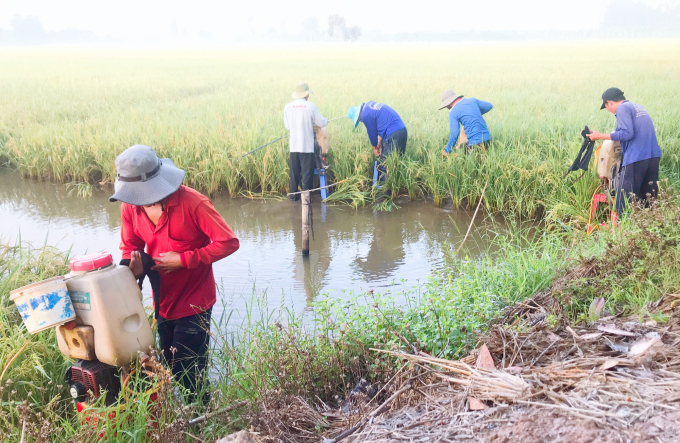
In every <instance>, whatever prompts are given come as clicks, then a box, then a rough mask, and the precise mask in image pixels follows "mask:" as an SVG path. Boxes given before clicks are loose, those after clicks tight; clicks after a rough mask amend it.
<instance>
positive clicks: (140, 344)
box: [57, 253, 154, 366]
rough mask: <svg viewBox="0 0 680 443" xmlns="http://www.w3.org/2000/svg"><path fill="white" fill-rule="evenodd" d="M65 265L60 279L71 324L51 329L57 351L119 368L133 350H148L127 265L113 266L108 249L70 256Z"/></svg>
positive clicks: (143, 319)
mask: <svg viewBox="0 0 680 443" xmlns="http://www.w3.org/2000/svg"><path fill="white" fill-rule="evenodd" d="M70 267H71V273H69V274H67V275H66V276H65V279H66V285H67V287H68V292H69V294H70V296H71V303H72V304H73V308H74V310H75V313H76V326H75V328H73V324H71V325H65V326H64V325H62V326H58V327H57V341H58V343H59V350H61V352H62V353H64V354H65V355H67V356H69V357H73V358H81V359H91V357H92V356H93V355H94V356H96V358H97V360H99V361H100V362H102V363H106V364H108V365H112V366H125V365H127V364H129V363H130V362H132V361H133V360H135V359H136V358H137V354H138V352H139V351H142V352H148V350H149V347H150V346H153V345H154V337H153V333H152V332H151V327H150V326H149V321H148V319H147V316H146V312H145V311H144V306H143V305H142V292H141V291H140V290H139V286H138V285H137V281H136V280H135V277H134V276H133V275H132V272H131V271H130V269H129V268H128V267H127V266H117V265H115V264H113V259H112V257H111V254H109V253H100V254H90V255H85V256H82V257H76V258H73V259H71V262H70ZM69 328H70V329H69ZM92 335H94V338H93V337H92Z"/></svg>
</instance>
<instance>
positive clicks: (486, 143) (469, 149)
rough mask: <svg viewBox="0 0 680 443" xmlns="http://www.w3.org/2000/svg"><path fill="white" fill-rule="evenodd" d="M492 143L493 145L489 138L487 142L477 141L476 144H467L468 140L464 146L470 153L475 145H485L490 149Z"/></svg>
mask: <svg viewBox="0 0 680 443" xmlns="http://www.w3.org/2000/svg"><path fill="white" fill-rule="evenodd" d="M490 145H491V140H487V141H485V142H481V143H477V144H476V145H469V144H467V142H466V143H465V145H464V146H463V148H465V153H466V154H469V153H470V152H472V150H473V149H474V148H475V147H480V146H483V147H484V149H486V150H488V149H489V146H490Z"/></svg>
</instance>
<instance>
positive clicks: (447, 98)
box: [439, 89, 463, 110]
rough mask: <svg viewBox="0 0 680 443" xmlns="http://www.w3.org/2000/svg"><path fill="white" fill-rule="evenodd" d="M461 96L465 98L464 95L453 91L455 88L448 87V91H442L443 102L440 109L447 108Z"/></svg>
mask: <svg viewBox="0 0 680 443" xmlns="http://www.w3.org/2000/svg"><path fill="white" fill-rule="evenodd" d="M459 98H463V96H462V95H459V94H456V93H455V92H453V89H447V90H446V91H444V92H442V104H441V106H440V107H439V109H440V110H442V109H444V108H446V107H447V106H448V105H450V104H451V103H453V102H455V101H456V100H458V99H459Z"/></svg>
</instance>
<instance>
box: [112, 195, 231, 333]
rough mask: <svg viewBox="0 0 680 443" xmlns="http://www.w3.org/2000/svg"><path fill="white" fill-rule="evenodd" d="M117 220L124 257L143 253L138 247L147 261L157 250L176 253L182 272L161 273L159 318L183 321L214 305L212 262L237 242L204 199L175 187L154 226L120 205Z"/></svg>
mask: <svg viewBox="0 0 680 443" xmlns="http://www.w3.org/2000/svg"><path fill="white" fill-rule="evenodd" d="M121 217H122V221H123V223H122V225H121V229H120V235H121V243H120V249H121V251H122V253H123V254H122V256H123V258H124V259H126V258H127V259H129V258H130V253H132V251H142V250H144V246H146V252H147V254H149V255H150V256H151V257H158V256H159V254H160V253H162V252H178V253H179V254H180V257H181V259H182V268H180V269H177V270H174V271H172V272H170V273H167V274H164V273H162V272H161V294H160V297H159V300H160V301H159V304H160V309H159V314H160V315H161V317H163V318H165V319H168V320H174V319H178V318H182V317H187V316H190V315H194V314H197V313H199V312H203V311H205V310H206V309H208V308H210V307H211V306H213V305H214V304H215V301H216V296H217V291H216V289H215V277H214V275H213V270H212V263H214V262H216V261H217V260H220V259H222V258H224V257H226V256H228V255H231V254H233V253H234V252H235V251H236V250H238V248H239V241H238V238H236V235H235V234H234V231H232V230H231V228H230V227H229V225H227V223H226V222H225V221H224V219H223V218H222V216H221V215H220V214H219V213H218V212H217V211H216V210H215V208H214V207H213V205H212V203H211V202H210V200H209V199H208V197H206V196H204V195H202V194H201V193H199V192H197V191H195V190H193V189H191V188H189V187H186V186H180V188H179V189H178V190H177V191H176V192H175V193H174V194H172V195H171V196H170V198H169V199H168V202H167V204H166V206H165V210H164V211H163V213H162V214H161V216H160V218H159V219H158V224H157V225H156V226H154V225H153V223H151V220H149V217H148V216H147V215H146V212H145V211H144V208H142V207H141V206H134V205H130V204H127V203H123V204H122V206H121Z"/></svg>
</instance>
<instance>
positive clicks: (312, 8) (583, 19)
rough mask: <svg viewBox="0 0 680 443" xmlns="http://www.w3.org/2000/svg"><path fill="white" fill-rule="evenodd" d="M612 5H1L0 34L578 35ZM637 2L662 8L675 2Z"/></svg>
mask: <svg viewBox="0 0 680 443" xmlns="http://www.w3.org/2000/svg"><path fill="white" fill-rule="evenodd" d="M611 1H612V0H569V1H557V0H517V1H508V0H477V1H470V0H445V1H442V0H439V1H431V0H418V1H402V2H395V1H394V0H374V1H371V0H343V1H330V2H329V1H325V2H323V1H318V0H313V1H312V0H285V1H282V0H274V1H265V0H245V1H243V0H240V1H238V0H237V1H207V0H192V1H186V0H184V1H180V0H165V1H148V0H0V28H4V29H9V28H10V27H11V25H10V21H11V20H12V18H13V17H14V16H15V15H16V14H19V15H23V16H35V17H37V18H38V19H39V20H40V21H41V23H42V24H43V26H44V27H45V29H46V30H47V31H58V30H63V29H66V28H78V29H81V30H86V31H92V32H94V33H95V34H96V35H98V36H101V37H105V36H111V37H113V38H116V39H123V40H131V41H132V40H137V39H147V38H151V37H153V38H157V39H160V40H163V39H168V38H172V37H173V36H177V33H179V34H180V35H185V36H196V35H198V34H199V33H201V32H203V33H210V34H211V35H212V36H213V38H214V39H215V40H218V41H228V40H231V39H235V38H238V37H240V36H244V35H253V34H255V35H262V34H264V33H266V32H267V31H268V30H269V29H270V28H273V29H275V30H276V31H278V32H286V33H297V32H299V31H300V30H301V24H302V22H303V20H304V19H305V18H307V17H309V16H314V17H316V18H317V19H318V21H319V25H320V27H321V29H322V30H324V29H326V28H327V20H328V16H329V15H330V14H338V15H340V16H342V17H345V19H346V20H347V25H348V26H359V27H360V28H361V29H362V31H363V32H364V33H366V32H369V31H383V32H385V33H395V32H402V31H405V32H423V31H429V32H445V31H465V30H476V31H489V30H512V31H517V30H526V31H545V30H553V29H555V30H579V29H589V28H597V27H599V26H600V24H601V22H602V20H603V15H604V11H605V9H606V7H607V5H608V4H609V3H611ZM639 1H640V2H642V3H646V4H650V5H653V6H656V5H659V4H663V3H667V2H669V1H673V0H639ZM397 5H398V6H397ZM173 27H174V29H176V30H177V31H176V32H175V33H174V34H173Z"/></svg>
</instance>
